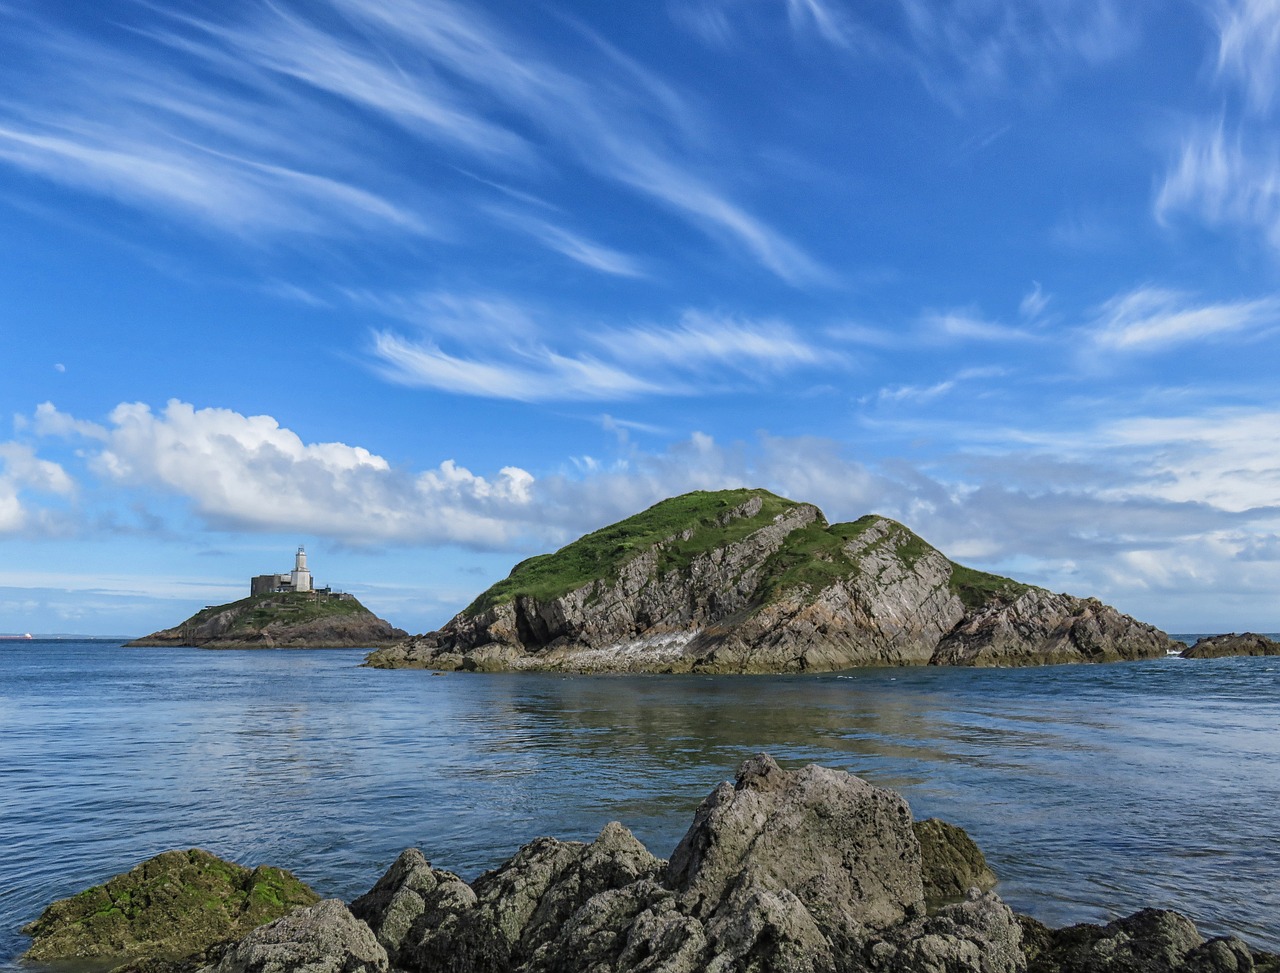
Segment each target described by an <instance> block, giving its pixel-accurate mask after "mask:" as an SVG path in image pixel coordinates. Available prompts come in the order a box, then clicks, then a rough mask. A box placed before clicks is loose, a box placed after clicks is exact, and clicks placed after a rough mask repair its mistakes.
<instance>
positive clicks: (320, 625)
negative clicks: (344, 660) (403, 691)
mask: <svg viewBox="0 0 1280 973" xmlns="http://www.w3.org/2000/svg"><path fill="white" fill-rule="evenodd" d="M406 634H407V633H406V632H405V631H404V630H403V629H399V628H395V627H393V626H392V625H391V623H390V622H387V621H384V620H383V619H381V618H379V617H378V616H377V615H375V614H374V613H373V612H371V611H369V609H367V608H365V607H364V605H362V604H360V602H359V601H357V600H356V599H355V598H352V597H350V596H349V595H346V596H343V597H341V598H338V597H332V598H330V597H324V596H322V595H318V594H316V593H312V592H278V593H273V594H265V595H254V596H253V597H251V598H242V599H241V600H240V601H234V602H231V603H230V604H227V605H214V606H211V607H209V608H205V609H203V610H201V611H198V612H196V614H194V615H192V616H191V617H190V618H188V619H187V620H186V621H185V622H183V623H182V624H180V625H175V626H174V627H173V628H166V629H162V630H160V631H159V632H152V633H151V634H150V635H148V636H145V637H144V638H140V639H135V640H134V641H132V642H130V643H128V644H129V645H134V646H194V647H198V648H202V649H295V648H297V649H365V648H376V647H378V646H389V645H393V644H395V643H396V642H397V641H398V640H400V639H403V638H405V636H406Z"/></svg>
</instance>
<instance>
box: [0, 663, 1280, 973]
mask: <svg viewBox="0 0 1280 973" xmlns="http://www.w3.org/2000/svg"><path fill="white" fill-rule="evenodd" d="M361 656H362V653H361V652H358V651H298V650H292V651H259V652H208V651H200V650H195V649H125V648H122V647H120V645H119V644H118V643H101V642H97V643H95V642H82V643H74V642H35V643H22V644H14V643H7V644H2V645H0V660H2V662H3V666H2V668H0V967H4V966H11V965H12V957H14V956H15V955H16V954H17V953H18V952H19V951H20V950H21V949H22V948H24V946H25V943H26V940H25V939H24V938H23V937H22V936H21V935H20V934H19V933H18V929H19V927H20V926H21V925H22V924H24V923H25V922H27V921H29V920H31V919H32V918H34V917H35V916H36V915H37V914H38V913H39V911H40V910H41V908H43V906H44V905H45V904H46V903H48V902H49V901H50V900H52V899H54V898H57V897H61V896H64V895H68V894H71V893H73V892H76V891H78V890H80V889H81V888H84V887H85V886H87V885H90V884H93V883H96V882H100V881H102V880H104V879H105V878H107V877H109V876H111V875H113V874H115V873H117V872H120V871H123V870H125V869H127V868H129V867H131V866H132V865H134V864H136V863H137V862H139V861H141V860H142V859H144V858H147V857H149V856H151V855H154V854H156V853H158V852H160V851H163V850H165V849H168V848H186V847H192V846H199V847H204V848H208V849H210V850H212V851H214V852H216V853H218V854H220V855H223V856H225V857H228V858H232V859H235V860H237V861H240V862H243V863H245V864H259V863H272V864H278V865H282V866H285V867H288V868H291V869H293V870H294V871H295V872H297V873H298V874H299V875H300V876H301V877H302V878H303V879H305V880H306V881H307V882H309V883H311V884H312V885H313V886H314V887H315V888H316V889H317V890H318V891H320V892H321V893H322V894H325V895H337V896H340V897H343V898H347V899H350V898H351V897H353V896H355V895H358V894H360V893H361V892H363V891H365V890H366V889H367V888H368V887H369V886H370V885H372V884H373V882H374V881H375V880H376V879H377V878H378V876H379V875H380V874H381V873H382V871H383V870H384V869H385V868H386V866H387V865H389V864H390V863H391V861H392V860H393V859H394V858H395V856H396V855H397V854H398V853H399V852H400V851H401V850H402V849H403V848H405V847H407V846H410V845H415V846H417V847H420V848H422V849H423V850H424V852H425V853H426V854H427V857H428V858H430V859H431V860H432V862H433V863H434V864H436V865H437V866H439V867H443V868H449V869H452V870H454V871H458V872H460V873H462V874H463V875H464V876H466V877H468V878H470V877H473V876H474V875H475V874H477V873H479V872H480V871H481V870H483V869H485V868H489V867H492V866H494V865H496V864H498V863H499V862H501V861H502V860H504V859H505V858H506V857H508V856H509V855H511V854H512V853H513V852H514V851H515V850H516V849H517V848H518V847H519V846H520V845H521V844H522V843H524V842H526V841H528V840H531V839H532V838H534V837H536V836H538V835H544V834H552V835H556V836H559V837H562V838H576V839H589V838H591V837H593V836H594V835H595V833H596V832H598V831H599V829H600V828H601V827H602V826H603V825H604V824H605V823H606V822H608V821H610V820H615V819H616V820H620V821H622V822H623V823H624V824H626V825H627V826H629V827H630V828H631V829H632V830H633V831H634V832H635V833H636V835H637V836H638V837H639V838H640V839H641V840H642V841H644V842H645V843H646V844H647V845H648V846H649V848H650V849H651V850H652V851H654V852H655V853H656V854H659V855H664V856H665V855H667V854H669V853H670V851H671V849H672V848H674V846H675V844H676V842H677V841H678V840H679V838H680V836H681V835H682V834H683V833H684V830H685V828H686V827H687V826H688V824H689V821H690V819H691V816H692V812H693V810H694V808H695V807H696V806H697V804H698V802H699V801H700V800H701V799H702V798H703V797H704V796H705V795H706V794H707V793H708V792H709V791H710V790H711V789H712V788H713V787H714V786H715V785H716V784H717V783H718V782H719V781H721V780H725V779H727V778H730V777H732V775H733V773H734V771H735V768H736V767H737V765H738V764H739V762H741V761H742V760H743V759H744V758H746V757H747V756H749V755H751V754H752V753H755V752H757V751H767V752H769V753H772V754H773V755H774V756H775V757H776V758H777V759H778V761H779V762H780V763H782V764H783V765H784V766H799V765H802V764H805V763H809V762H819V763H823V764H826V765H829V766H833V767H839V768H842V769H845V770H849V771H852V772H854V773H857V774H860V775H862V776H864V777H866V778H868V779H870V780H872V781H874V782H876V783H879V784H884V785H888V786H891V787H894V788H897V789H898V790H900V791H901V792H902V793H903V794H904V795H905V796H906V797H907V798H908V800H909V801H910V802H911V805H912V808H913V810H914V811H915V813H916V815H917V816H918V817H923V816H928V815H937V816H940V817H943V818H946V819H948V820H951V821H954V822H956V823H957V824H961V825H963V826H964V827H965V828H967V829H968V830H969V832H970V833H971V834H972V835H973V836H974V837H975V839H976V840H977V841H978V843H979V844H980V845H981V847H982V848H983V849H984V851H985V852H986V854H987V856H988V858H989V859H990V860H991V862H992V864H993V866H994V868H995V870H996V872H997V874H998V875H1000V876H1001V879H1002V882H1001V885H1000V888H999V892H1000V893H1001V895H1003V896H1004V898H1005V899H1006V900H1007V901H1008V902H1009V903H1010V904H1011V905H1013V906H1014V907H1015V908H1017V909H1019V910H1021V911H1025V912H1028V913H1030V914H1032V915H1035V916H1037V917H1039V918H1041V919H1042V920H1044V921H1046V922H1049V923H1051V924H1065V923H1068V922H1075V921H1082V920H1105V919H1108V918H1111V917H1114V916H1117V915H1123V914H1127V913H1129V912H1131V911H1133V910H1135V909H1137V908H1139V907H1141V906H1145V905H1157V906H1165V907H1171V908H1177V909H1180V910H1182V911H1184V912H1186V913H1188V914H1190V915H1192V916H1193V917H1195V918H1196V919H1197V920H1198V921H1199V922H1200V924H1201V927H1202V929H1204V930H1207V931H1210V932H1224V931H1227V930H1233V931H1236V932H1239V933H1241V934H1243V935H1245V937H1246V938H1248V939H1251V940H1252V941H1253V942H1254V943H1255V944H1256V945H1259V946H1263V947H1267V948H1270V949H1273V950H1275V949H1280V659H1276V658H1272V659H1225V660H1217V661H1180V660H1175V659H1170V660H1161V661H1155V662H1149V663H1131V664H1121V665H1111V666H1060V667H1051V668H1042V669H1024V670H963V669H892V670H884V669H879V670H865V671H860V672H856V673H853V674H850V675H839V676H835V675H833V676H816V677H714V678H708V677H682V676H641V677H631V676H618V677H612V676H606V677H600V676H595V677H577V678H572V677H561V676H554V675H520V676H474V675H473V676H466V675H449V676H433V675H432V674H431V673H429V672H409V671H402V672H383V671H377V670H367V669H360V668H357V664H358V663H359V661H360V659H361Z"/></svg>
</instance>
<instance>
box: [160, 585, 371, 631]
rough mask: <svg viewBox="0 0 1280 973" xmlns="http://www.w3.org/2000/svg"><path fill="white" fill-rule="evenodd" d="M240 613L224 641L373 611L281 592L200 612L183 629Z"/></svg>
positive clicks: (341, 601) (352, 602) (357, 604)
mask: <svg viewBox="0 0 1280 973" xmlns="http://www.w3.org/2000/svg"><path fill="white" fill-rule="evenodd" d="M225 611H236V612H239V613H240V616H239V617H238V618H237V619H236V621H235V623H234V624H233V625H232V627H231V628H230V629H229V630H228V631H227V632H226V633H225V635H224V636H223V637H234V636H235V635H237V634H241V633H244V632H253V631H258V630H260V629H262V628H265V627H266V626H267V625H268V624H270V623H271V622H283V623H285V624H287V625H303V624H306V623H307V622H314V621H317V620H320V619H327V618H340V617H342V616H346V615H365V614H368V612H369V610H368V609H367V608H365V607H364V605H362V604H360V602H359V601H357V600H356V599H355V598H345V599H338V598H333V599H324V598H321V600H319V601H316V600H314V599H313V597H312V595H311V594H308V593H298V592H281V593H275V594H267V595H254V596H252V597H249V598H241V599H240V600H239V601H233V602H231V603H230V604H226V605H215V606H213V607H211V608H205V609H202V610H201V611H198V612H196V614H194V615H192V616H191V618H189V619H188V620H187V621H185V622H183V623H182V625H181V626H179V627H180V628H189V627H192V628H194V627H198V626H200V625H201V624H203V623H204V622H206V621H207V620H208V619H210V618H212V617H213V616H214V615H219V614H221V613H222V612H225Z"/></svg>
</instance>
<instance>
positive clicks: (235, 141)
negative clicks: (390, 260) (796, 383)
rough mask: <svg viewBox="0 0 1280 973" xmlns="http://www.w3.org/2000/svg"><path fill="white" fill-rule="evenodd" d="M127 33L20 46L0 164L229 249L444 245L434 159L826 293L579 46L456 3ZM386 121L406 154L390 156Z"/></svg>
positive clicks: (672, 124)
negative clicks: (712, 247) (542, 39)
mask: <svg viewBox="0 0 1280 973" xmlns="http://www.w3.org/2000/svg"><path fill="white" fill-rule="evenodd" d="M0 15H2V12H0ZM125 33H126V35H127V37H128V38H129V43H127V44H126V43H123V42H122V41H121V40H120V36H121V35H119V34H112V35H110V36H111V37H112V38H113V40H112V41H108V40H107V39H99V40H85V39H82V38H77V37H75V36H72V35H70V34H68V33H65V32H59V30H58V29H55V28H52V27H48V28H47V29H45V30H43V31H33V30H24V31H21V32H15V34H14V45H15V46H16V48H18V49H20V50H22V51H23V52H24V53H25V54H26V55H28V56H29V59H30V61H31V62H32V63H33V64H38V65H45V67H44V68H42V69H38V70H34V71H29V72H22V71H19V70H17V69H10V70H9V71H7V72H6V71H4V69H3V67H0V80H4V81H5V89H6V91H7V93H6V95H0V164H8V165H10V166H15V167H19V168H22V169H24V170H26V171H27V172H30V173H32V174H35V175H37V176H39V177H41V178H44V179H47V180H52V181H55V182H59V183H62V184H64V185H69V186H73V187H76V188H78V189H81V190H84V191H86V192H90V193H95V194H99V195H105V196H109V197H112V198H115V199H118V200H121V201H123V202H126V203H128V204H130V205H132V206H138V207H143V208H146V209H148V210H151V211H159V212H161V213H163V214H165V215H179V216H182V217H183V218H184V219H187V220H191V219H194V220H196V221H198V222H199V223H200V224H201V225H204V226H207V227H211V228H213V229H215V230H218V231H222V232H232V233H235V234H237V235H242V236H248V235H257V236H261V235H263V234H276V235H297V234H325V235H334V234H345V233H350V232H352V231H359V230H365V231H367V230H396V231H399V232H408V233H414V234H421V233H428V232H429V233H432V234H434V235H439V236H444V235H445V234H443V232H442V231H441V230H440V229H439V228H440V226H441V225H442V224H447V223H451V222H452V220H451V216H452V214H453V211H454V210H456V209H457V208H459V207H466V206H468V205H472V204H473V201H471V200H467V199H465V198H457V197H453V196H450V197H446V196H445V195H443V194H442V193H440V192H439V191H437V190H436V188H435V187H434V186H432V185H431V181H430V180H429V179H425V178H423V175H422V171H421V169H420V167H415V166H409V165H408V164H407V161H406V160H407V159H409V158H410V157H412V156H413V155H414V154H415V151H414V150H415V146H416V147H422V146H426V147H428V148H429V151H430V153H431V154H430V155H429V158H430V159H431V161H432V162H434V163H440V164H444V165H450V166H455V167H456V168H460V169H466V168H468V167H472V168H479V169H481V170H482V172H481V174H480V175H479V176H478V178H481V179H486V178H488V177H489V176H492V177H493V178H488V181H489V182H490V183H491V184H495V185H504V184H507V183H509V182H510V181H513V180H514V181H521V180H523V181H524V182H526V183H528V182H531V181H533V182H536V181H538V180H546V179H548V178H552V177H555V176H563V175H573V176H574V177H578V178H580V177H581V176H582V174H583V173H586V174H588V175H589V177H590V178H594V179H597V180H602V181H604V182H605V183H608V184H611V185H612V186H614V187H615V188H619V187H620V188H623V189H625V190H629V191H631V192H633V193H636V194H638V195H639V196H640V197H641V198H642V200H644V201H645V202H647V203H649V204H652V205H656V206H658V207H660V208H661V209H663V210H665V211H667V212H668V213H669V214H671V215H673V216H674V217H676V218H677V219H679V220H682V221H684V222H686V223H687V224H689V225H690V226H692V227H694V228H696V229H697V230H699V231H700V232H702V233H704V234H707V235H709V236H711V237H713V238H715V239H716V240H718V241H720V242H722V243H723V244H725V245H726V246H728V247H729V248H730V249H732V250H734V251H736V252H738V253H740V254H741V255H743V256H744V257H745V258H747V259H749V260H751V261H754V262H755V263H757V264H759V265H761V266H763V267H765V268H767V269H769V270H770V271H771V272H773V273H774V274H776V275H778V276H779V277H781V278H782V279H784V280H786V281H789V282H792V283H795V284H811V283H814V282H816V281H822V280H825V279H826V278H827V277H828V276H829V275H828V273H827V271H826V270H825V269H824V268H823V267H822V266H821V265H820V264H819V263H818V262H817V261H816V260H815V259H814V258H813V257H811V256H809V255H808V254H807V253H805V252H804V250H803V249H802V248H801V247H800V246H798V245H797V244H796V243H794V242H793V241H792V240H790V239H788V237H787V236H786V235H785V234H784V233H782V232H781V231H779V230H778V229H776V228H774V227H772V226H770V225H769V223H768V222H767V221H766V220H765V219H763V218H762V217H760V216H759V215H757V214H755V213H753V212H751V210H750V208H749V207H748V205H746V204H745V203H744V202H742V201H740V200H738V199H735V198H734V197H735V193H734V191H733V187H732V186H731V185H726V184H725V179H724V177H723V175H720V176H713V175H712V173H716V172H719V173H723V172H725V171H729V170H726V169H725V168H724V167H723V166H720V165H718V164H715V163H714V162H713V161H711V160H712V159H713V152H714V143H713V142H711V141H709V140H708V139H707V137H706V129H707V121H706V119H702V118H698V117H696V116H697V112H695V111H693V110H692V109H690V108H689V106H688V105H687V104H686V102H685V101H684V99H683V98H682V97H681V95H680V94H679V93H678V92H677V91H676V90H675V89H674V88H673V87H672V86H671V85H670V84H668V83H667V82H666V81H665V80H663V79H662V78H660V77H658V76H656V75H654V74H652V73H651V72H649V71H647V70H646V69H645V68H643V67H642V66H641V65H639V64H638V63H636V62H635V61H633V60H632V59H630V58H628V57H627V56H625V55H624V54H622V53H621V52H619V51H617V50H615V49H613V48H612V47H610V46H609V45H608V44H607V43H605V42H604V41H603V40H601V39H599V38H593V37H591V36H590V35H589V34H588V32H587V31H586V30H585V28H583V29H581V31H580V33H582V34H587V35H588V39H589V40H590V41H592V49H593V51H594V53H593V54H590V55H588V59H589V60H591V61H592V63H591V64H590V65H589V66H587V67H584V68H583V69H581V70H577V69H571V68H569V67H567V66H565V62H560V61H556V60H553V59H552V58H551V57H549V56H547V55H545V54H543V53H541V52H540V51H538V50H537V49H536V48H535V47H534V46H533V45H531V44H530V43H528V42H527V41H526V40H525V39H523V38H517V37H516V36H515V35H513V34H512V33H510V32H508V31H506V30H505V29H504V28H503V27H502V26H501V25H499V24H498V23H496V22H495V21H494V20H493V19H491V18H490V17H488V16H486V15H485V14H484V13H482V12H480V11H479V10H477V9H476V8H474V7H467V6H465V5H461V4H457V3H454V2H451V0H326V2H325V3H323V4H322V5H320V6H312V7H309V8H306V9H305V12H303V8H302V7H300V6H298V7H295V6H291V5H289V4H286V3H274V4H271V5H269V6H267V7H264V8H258V7H253V8H248V9H243V8H237V9H236V10H230V11H227V12H223V13H222V14H221V15H211V16H209V17H206V18H197V17H192V16H184V15H181V14H177V13H173V12H164V11H161V12H159V13H158V14H157V15H156V16H153V17H151V18H150V19H149V20H147V21H146V25H145V26H143V27H140V28H139V29H137V30H126V32H125ZM388 123H389V124H390V125H394V126H396V127H397V128H398V129H399V130H400V131H401V132H402V133H403V136H402V137H396V138H389V137H388V134H387V126H388ZM511 188H512V190H513V191H514V192H516V193H520V194H522V195H524V196H525V197H530V196H531V194H529V193H527V192H525V191H524V190H523V189H521V188H519V187H511ZM514 221H515V223H516V225H517V226H518V228H520V229H522V231H523V232H525V233H526V234H528V235H529V236H531V237H533V238H534V239H536V240H538V241H539V242H540V243H541V244H542V245H543V246H545V247H548V248H550V249H551V250H553V251H555V252H558V253H560V254H563V255H564V256H566V257H568V258H569V259H572V260H575V261H578V262H579V263H582V264H584V265H585V266H589V267H593V268H594V269H597V270H600V271H602V272H605V273H610V274H616V275H622V276H639V275H640V274H642V273H643V265H642V263H641V261H640V260H638V259H637V258H635V257H632V256H630V255H627V254H623V253H621V252H620V251H618V250H616V249H614V248H610V247H607V246H604V245H602V244H600V243H598V242H596V241H594V240H592V239H590V238H589V236H588V235H587V234H585V233H582V232H578V231H575V230H571V229H568V228H567V224H568V223H571V222H577V223H581V222H582V221H581V220H574V219H572V217H571V218H570V219H569V220H550V219H544V218H539V217H531V216H530V217H525V216H521V215H520V214H517V217H516V218H515V220H514Z"/></svg>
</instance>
